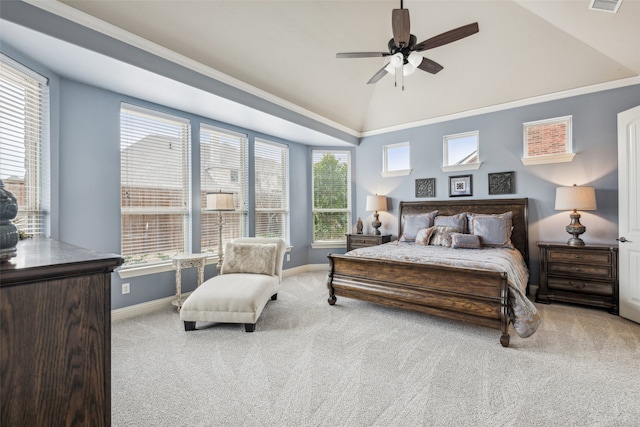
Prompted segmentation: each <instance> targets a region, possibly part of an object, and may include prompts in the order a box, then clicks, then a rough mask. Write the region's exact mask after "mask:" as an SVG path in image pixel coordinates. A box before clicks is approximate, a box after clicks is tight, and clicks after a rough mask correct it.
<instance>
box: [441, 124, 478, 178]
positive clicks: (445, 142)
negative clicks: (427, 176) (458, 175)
mask: <svg viewBox="0 0 640 427" xmlns="http://www.w3.org/2000/svg"><path fill="white" fill-rule="evenodd" d="M470 136H475V140H476V151H475V153H476V156H477V158H478V161H477V162H474V163H462V164H452V165H451V164H449V142H450V141H452V140H457V139H463V138H468V137H470ZM471 154H473V153H471ZM481 165H482V162H481V161H480V131H479V130H473V131H469V132H462V133H456V134H451V135H445V136H443V137H442V171H443V172H457V171H466V170H475V169H480V166H481Z"/></svg>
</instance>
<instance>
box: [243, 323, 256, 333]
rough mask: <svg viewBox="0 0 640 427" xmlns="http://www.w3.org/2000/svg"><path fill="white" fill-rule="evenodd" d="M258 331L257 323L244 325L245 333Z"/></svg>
mask: <svg viewBox="0 0 640 427" xmlns="http://www.w3.org/2000/svg"><path fill="white" fill-rule="evenodd" d="M255 330H256V324H255V323H245V324H244V331H245V332H253V331H255Z"/></svg>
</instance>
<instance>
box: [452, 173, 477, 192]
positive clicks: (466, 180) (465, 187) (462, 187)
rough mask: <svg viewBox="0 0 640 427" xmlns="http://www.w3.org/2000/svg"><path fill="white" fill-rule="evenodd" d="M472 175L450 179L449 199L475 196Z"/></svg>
mask: <svg viewBox="0 0 640 427" xmlns="http://www.w3.org/2000/svg"><path fill="white" fill-rule="evenodd" d="M472 185H473V184H472V176H471V175H458V176H450V177H449V197H461V196H473V188H472Z"/></svg>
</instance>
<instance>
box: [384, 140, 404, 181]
mask: <svg viewBox="0 0 640 427" xmlns="http://www.w3.org/2000/svg"><path fill="white" fill-rule="evenodd" d="M410 154H411V151H410V147H409V143H408V142H401V143H400V144H391V145H385V146H384V147H383V149H382V176H384V177H389V176H404V175H409V173H411V161H410V159H411V155H410Z"/></svg>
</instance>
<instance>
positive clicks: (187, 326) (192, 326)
mask: <svg viewBox="0 0 640 427" xmlns="http://www.w3.org/2000/svg"><path fill="white" fill-rule="evenodd" d="M184 330H185V331H187V332H189V331H195V330H196V322H187V321H186V320H185V322H184Z"/></svg>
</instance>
